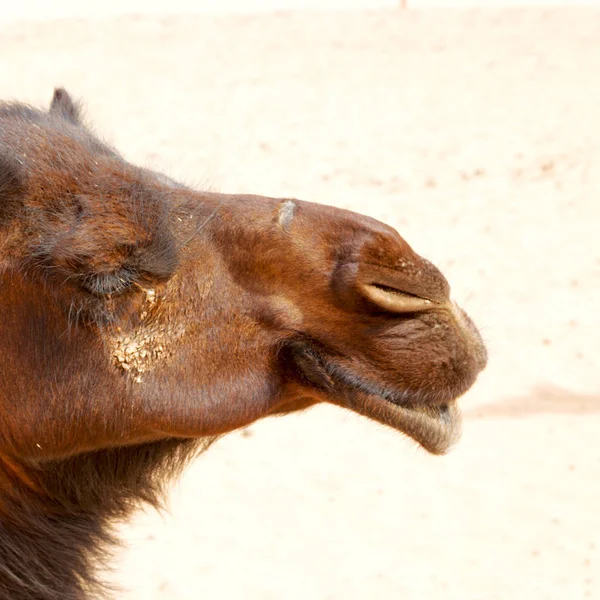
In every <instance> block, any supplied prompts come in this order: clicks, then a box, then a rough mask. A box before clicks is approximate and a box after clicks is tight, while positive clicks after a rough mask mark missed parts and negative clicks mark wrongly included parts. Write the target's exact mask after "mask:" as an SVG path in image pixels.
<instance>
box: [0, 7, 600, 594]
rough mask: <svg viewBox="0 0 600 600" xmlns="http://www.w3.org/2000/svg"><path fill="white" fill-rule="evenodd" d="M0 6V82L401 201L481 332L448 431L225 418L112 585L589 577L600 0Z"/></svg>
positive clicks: (170, 140)
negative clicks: (83, 10) (245, 425)
mask: <svg viewBox="0 0 600 600" xmlns="http://www.w3.org/2000/svg"><path fill="white" fill-rule="evenodd" d="M9 17H10V14H8V16H7V15H6V14H4V17H3V23H0V97H2V98H18V99H21V100H27V101H29V102H33V103H42V104H46V103H47V102H48V101H49V99H50V96H51V92H52V88H53V86H54V85H57V84H62V85H65V86H67V87H68V89H70V91H71V92H72V93H73V94H74V95H76V96H78V97H81V98H83V99H84V100H85V102H86V105H87V113H88V115H89V118H90V120H91V121H92V122H93V123H94V124H95V126H96V129H97V130H98V131H99V132H101V133H102V134H103V135H104V136H105V137H106V138H107V139H108V140H109V141H111V142H113V143H114V144H115V145H116V146H117V147H118V148H120V149H121V150H122V151H123V152H124V153H125V155H126V156H127V157H128V158H130V159H131V160H132V161H136V162H138V163H143V164H145V165H148V166H151V167H155V168H161V169H163V170H165V171H166V172H168V173H169V174H171V175H174V176H176V177H179V178H182V179H184V180H185V181H186V182H191V183H197V184H198V185H200V186H211V187H215V188H217V189H220V190H221V191H227V192H238V191H239V192H255V193H262V194H269V195H284V196H296V197H300V198H303V199H308V200H314V201H320V202H324V203H330V204H335V205H338V206H342V207H346V208H351V209H354V210H357V211H360V212H363V213H367V214H369V215H371V216H373V217H376V218H379V219H381V220H384V221H386V222H388V223H390V224H391V225H393V226H395V227H396V228H397V229H398V230H399V231H400V232H401V233H402V234H403V235H404V237H406V238H407V239H408V241H409V242H410V243H411V244H412V245H413V246H414V247H415V249H416V250H417V251H419V252H420V253H422V254H423V255H425V256H427V257H428V258H431V259H432V260H433V261H434V262H436V263H437V264H438V265H439V266H440V267H441V268H442V269H443V270H444V272H445V273H446V274H447V276H448V278H449V280H450V282H451V284H452V286H453V289H454V295H455V298H456V299H457V300H458V301H459V302H461V303H462V304H463V305H464V306H465V307H466V309H467V310H468V311H469V312H470V313H471V315H472V316H473V318H474V320H475V322H476V323H477V324H478V325H480V326H481V328H482V329H483V334H484V336H485V338H486V340H487V341H488V344H489V348H490V354H491V361H490V365H489V368H488V369H487V371H486V372H485V374H484V375H483V376H482V377H481V380H480V382H479V383H478V384H477V385H476V386H475V387H474V388H473V390H472V391H471V392H469V393H468V394H467V396H466V397H465V398H464V402H463V407H464V410H465V417H466V418H465V424H464V436H463V440H462V442H461V444H460V445H459V447H458V448H457V449H456V450H455V451H454V453H453V454H451V455H450V456H448V457H445V458H433V457H430V456H427V455H425V453H424V452H422V451H420V450H418V449H416V448H415V446H414V444H412V443H411V442H409V441H407V440H405V439H403V438H402V437H401V436H400V435H398V434H396V433H394V432H391V431H387V430H385V429H383V427H381V426H379V425H376V424H373V423H370V422H368V421H366V420H364V419H361V418H359V417H357V416H355V415H352V414H346V413H343V412H342V411H340V410H337V409H333V408H328V407H321V408H317V409H314V410H311V411H309V412H307V413H305V414H303V415H298V416H292V417H286V418H284V419H277V420H271V421H265V422H262V423H259V424H256V425H254V426H253V427H251V428H250V429H249V430H248V431H247V432H245V433H237V434H232V435H230V436H229V437H227V438H225V439H224V440H222V441H221V442H220V443H219V444H217V445H216V446H214V447H213V448H212V449H211V450H210V451H209V452H208V453H207V454H205V455H204V456H203V457H202V458H201V459H200V460H198V461H197V462H196V463H195V464H194V465H193V466H192V467H191V468H190V469H189V470H188V472H187V473H186V475H185V477H184V478H183V480H182V481H181V482H180V484H179V485H177V486H176V488H175V489H174V490H173V494H172V496H171V503H170V506H171V514H170V515H166V516H162V517H161V516H158V515H156V514H155V513H152V512H150V513H148V514H140V515H139V516H138V517H137V518H136V519H135V521H134V522H133V523H132V524H131V525H129V526H127V527H126V528H124V536H125V538H126V539H127V540H128V542H129V547H128V549H127V550H125V551H123V552H122V553H121V554H120V555H119V556H118V560H115V570H116V572H115V575H114V579H115V580H117V581H119V582H120V583H121V584H123V585H125V586H127V587H128V588H129V591H128V592H125V593H123V594H122V595H119V598H123V599H124V600H142V599H143V600H153V599H161V600H162V599H173V600H175V599H177V600H179V599H182V600H183V599H186V600H187V599H192V598H211V599H220V598H224V599H230V598H231V599H234V598H244V599H250V600H259V599H260V600H268V599H288V598H289V599H298V600H300V599H302V600H305V599H319V600H321V599H322V600H325V599H335V600H337V599H344V600H345V599H359V598H360V599H362V598H375V599H378V598H381V599H392V598H393V599H398V598H402V599H403V600H410V599H419V600H429V599H432V600H434V599H442V598H443V599H452V600H464V599H467V600H470V599H485V600H494V599H502V600H505V599H509V598H510V599H511V600H514V599H521V598H523V599H528V600H538V599H539V600H542V599H552V600H571V599H580V598H600V368H598V367H599V366H600V341H599V337H600V311H599V310H598V307H599V306H600V232H599V229H600V11H598V10H594V9H578V10H570V9H552V10H550V9H549V10H541V9H534V10H510V11H501V10H488V11H478V10H458V11H444V10H439V11H422V12H421V11H420V12H413V11H404V12H403V11H398V10H387V11H386V10H379V11H371V12H360V11H347V12H320V13H302V12H296V13H293V12H292V13H279V14H264V15H255V16H235V15H233V16H232V15H221V16H210V15H195V16H191V15H188V16H186V15H179V16H170V17H157V16H145V17H143V16H138V17H131V16H130V17H117V18H105V19H103V20H101V21H95V20H92V19H83V18H75V19H71V20H63V21H56V22H51V21H42V22H37V23H34V22H23V23H16V22H15V21H14V19H13V20H11V19H10V18H9Z"/></svg>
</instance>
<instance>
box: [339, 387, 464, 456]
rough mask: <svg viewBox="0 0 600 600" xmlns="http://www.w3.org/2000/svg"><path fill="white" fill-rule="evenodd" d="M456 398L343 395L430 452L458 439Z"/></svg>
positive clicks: (444, 449)
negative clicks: (408, 400)
mask: <svg viewBox="0 0 600 600" xmlns="http://www.w3.org/2000/svg"><path fill="white" fill-rule="evenodd" d="M457 400H458V398H455V399H454V400H450V401H448V402H443V403H434V404H398V403H396V402H394V401H393V400H390V399H389V398H385V397H383V396H380V395H372V394H364V393H361V392H360V391H357V392H356V393H354V394H350V395H347V396H346V401H347V403H348V407H349V408H351V409H352V410H354V411H355V412H357V413H359V414H361V415H364V416H366V417H368V418H370V419H373V420H375V421H378V422H380V423H382V424H383V425H387V426H389V427H392V428H393V429H396V430H398V431H401V432H402V433H404V434H405V435H406V436H408V437H409V438H412V439H413V440H414V441H416V442H417V443H418V444H419V445H420V446H422V447H423V448H424V449H425V450H427V451H428V452H430V453H431V454H446V453H447V452H448V451H449V450H450V449H451V448H452V447H453V446H454V445H455V444H456V443H457V442H458V440H459V439H460V436H461V429H462V416H461V412H460V409H459V407H458V404H457Z"/></svg>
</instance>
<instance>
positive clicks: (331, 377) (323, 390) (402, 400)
mask: <svg viewBox="0 0 600 600" xmlns="http://www.w3.org/2000/svg"><path fill="white" fill-rule="evenodd" d="M294 346H295V347H294V348H293V349H292V356H293V361H294V364H295V365H296V367H299V368H300V371H301V373H302V379H303V380H304V382H305V383H310V384H311V385H312V386H314V387H316V388H317V389H319V390H320V395H321V396H322V398H323V399H325V400H326V401H329V402H332V403H334V404H337V405H338V406H343V407H346V408H349V409H350V410H352V411H354V412H356V413H359V414H361V415H363V416H365V417H368V418H369V419H372V420H375V421H378V422H379V423H382V424H383V425H387V426H389V427H392V428H393V429H395V430H397V431H401V432H402V433H404V434H405V435H407V436H408V437H410V438H412V439H413V440H414V441H416V442H417V443H418V444H419V445H421V446H422V447H423V448H424V449H425V450H427V451H428V452H430V453H431V454H446V453H447V452H448V451H449V450H450V448H451V447H452V446H453V445H454V444H455V443H456V442H457V441H458V440H459V438H460V434H461V424H462V418H461V413H460V409H459V408H458V405H457V400H458V398H459V397H460V396H462V394H463V393H464V392H466V390H467V389H468V388H469V387H470V383H472V382H463V384H464V385H462V386H461V387H460V389H455V390H454V391H453V392H451V391H450V390H446V394H447V395H446V397H444V398H434V397H431V398H427V397H426V395H424V394H422V393H420V394H411V393H410V392H408V391H407V392H404V393H400V392H398V391H395V392H390V391H388V390H385V389H382V388H380V387H379V386H378V385H376V384H374V383H373V382H370V381H366V380H365V379H364V378H362V377H361V376H360V375H358V374H356V373H351V372H349V371H348V370H347V369H346V368H343V367H341V366H340V365H339V364H338V362H337V361H336V360H335V359H332V358H329V357H326V354H324V353H323V352H322V351H320V350H321V349H318V350H317V348H316V347H315V345H313V344H310V345H306V344H298V345H294Z"/></svg>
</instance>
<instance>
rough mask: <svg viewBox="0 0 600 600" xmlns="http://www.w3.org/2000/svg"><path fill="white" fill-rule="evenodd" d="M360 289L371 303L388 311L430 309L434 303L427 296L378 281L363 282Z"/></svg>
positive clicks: (400, 311) (399, 311) (404, 311)
mask: <svg viewBox="0 0 600 600" xmlns="http://www.w3.org/2000/svg"><path fill="white" fill-rule="evenodd" d="M360 291H361V292H362V294H363V295H364V296H365V297H366V298H367V299H368V300H370V301H371V302H372V303H373V304H376V305H377V306H378V307H380V308H382V309H384V310H386V311H388V312H393V313H414V312H423V311H426V310H431V309H432V308H433V307H434V303H433V302H432V301H431V300H429V299H427V298H421V297H420V296H415V295H414V294H411V293H409V292H403V291H402V290H398V289H396V288H393V287H390V286H387V285H382V284H379V283H368V284H363V285H361V286H360Z"/></svg>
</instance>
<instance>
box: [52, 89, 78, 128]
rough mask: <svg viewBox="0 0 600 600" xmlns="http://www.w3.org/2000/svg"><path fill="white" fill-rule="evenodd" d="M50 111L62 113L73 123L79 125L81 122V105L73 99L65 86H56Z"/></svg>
mask: <svg viewBox="0 0 600 600" xmlns="http://www.w3.org/2000/svg"><path fill="white" fill-rule="evenodd" d="M50 112H51V113H55V114H59V115H61V116H62V117H64V118H65V119H66V120H67V121H70V122H71V123H73V125H79V124H80V122H81V121H80V114H79V113H80V109H79V106H78V105H77V104H76V103H75V102H73V99H72V98H71V96H69V93H68V92H67V90H65V89H64V88H54V95H53V96H52V102H51V103H50Z"/></svg>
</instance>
